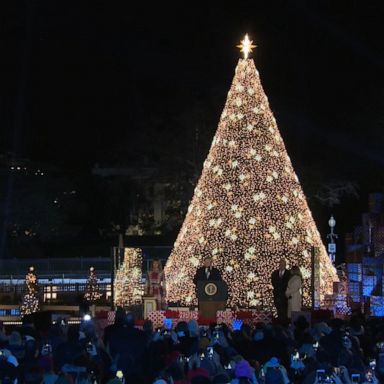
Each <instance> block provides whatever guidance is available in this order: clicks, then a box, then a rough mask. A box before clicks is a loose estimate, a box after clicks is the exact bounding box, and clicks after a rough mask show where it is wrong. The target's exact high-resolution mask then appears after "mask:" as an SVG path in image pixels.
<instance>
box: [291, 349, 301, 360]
mask: <svg viewBox="0 0 384 384" xmlns="http://www.w3.org/2000/svg"><path fill="white" fill-rule="evenodd" d="M299 360H300V354H299V352H298V351H296V352H295V353H292V356H291V361H292V362H294V361H299Z"/></svg>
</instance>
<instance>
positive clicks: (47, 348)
mask: <svg viewBox="0 0 384 384" xmlns="http://www.w3.org/2000/svg"><path fill="white" fill-rule="evenodd" d="M50 353H52V346H51V344H48V343H47V344H44V345H43V347H42V348H41V354H42V355H43V356H47V355H49V354H50Z"/></svg>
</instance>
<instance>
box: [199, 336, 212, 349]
mask: <svg viewBox="0 0 384 384" xmlns="http://www.w3.org/2000/svg"><path fill="white" fill-rule="evenodd" d="M209 343H210V341H209V339H208V337H202V338H201V339H200V341H199V349H207V347H208V346H209Z"/></svg>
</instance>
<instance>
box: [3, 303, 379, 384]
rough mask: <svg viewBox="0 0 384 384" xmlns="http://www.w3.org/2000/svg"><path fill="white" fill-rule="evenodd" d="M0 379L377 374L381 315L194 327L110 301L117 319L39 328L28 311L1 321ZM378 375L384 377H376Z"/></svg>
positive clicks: (295, 378)
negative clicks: (156, 324) (8, 322)
mask: <svg viewBox="0 0 384 384" xmlns="http://www.w3.org/2000/svg"><path fill="white" fill-rule="evenodd" d="M0 348H1V349H0V381H1V384H14V383H20V384H22V383H28V384H40V383H43V384H74V383H76V384H77V383H79V384H80V383H81V384H95V383H100V384H104V383H109V384H120V383H127V384H129V383H132V384H142V383H143V384H144V383H156V384H170V383H173V384H209V383H215V384H226V383H231V384H255V383H267V384H270V383H271V384H272V383H273V384H288V383H308V384H312V383H336V384H339V383H370V382H371V383H379V382H381V381H382V380H383V378H384V323H383V322H382V321H381V320H378V319H366V318H364V316H362V315H359V314H354V315H353V316H352V317H351V318H350V319H349V321H344V320H341V319H332V320H330V321H329V322H319V323H315V324H309V323H308V322H307V320H306V319H305V318H304V317H299V318H298V319H297V320H296V321H295V322H294V324H291V325H289V326H281V325H278V324H264V323H258V324H256V325H255V326H254V327H251V326H249V325H247V324H242V322H241V321H237V322H236V324H233V326H231V327H228V326H226V325H216V324H211V325H210V326H204V327H200V326H199V325H198V323H197V322H196V321H194V320H191V321H189V322H183V321H181V322H179V323H178V324H177V325H176V326H174V327H173V326H172V324H171V323H170V322H166V323H165V324H164V326H163V327H161V328H156V329H154V328H153V325H152V323H151V322H150V321H145V322H144V324H143V325H142V326H141V327H140V328H139V327H137V326H135V319H134V316H133V314H131V313H125V311H124V310H122V309H121V308H118V309H117V311H116V317H115V323H114V324H113V325H110V326H108V327H106V328H105V329H104V332H103V334H100V332H97V331H96V327H95V325H94V321H93V320H92V319H90V320H84V321H82V323H81V324H77V325H68V324H67V323H66V322H65V321H64V320H60V319H59V320H58V321H57V322H56V323H55V324H52V326H51V327H50V328H49V329H48V330H47V331H46V332H37V330H36V329H35V327H34V326H33V324H29V323H28V321H26V322H25V323H24V324H23V325H22V326H21V327H19V328H13V329H7V330H5V329H4V327H1V329H0ZM383 382H384V381H383Z"/></svg>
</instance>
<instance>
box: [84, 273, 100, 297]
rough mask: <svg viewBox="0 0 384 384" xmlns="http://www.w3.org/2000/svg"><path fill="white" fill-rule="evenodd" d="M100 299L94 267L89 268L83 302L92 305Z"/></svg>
mask: <svg viewBox="0 0 384 384" xmlns="http://www.w3.org/2000/svg"><path fill="white" fill-rule="evenodd" d="M100 297H101V293H100V290H99V285H98V280H97V276H96V271H95V268H94V267H90V268H89V276H88V281H87V286H86V288H85V294H84V298H85V300H87V301H88V303H90V304H94V303H95V302H96V301H97V300H99V299H100Z"/></svg>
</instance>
